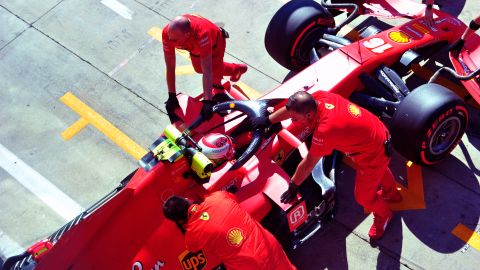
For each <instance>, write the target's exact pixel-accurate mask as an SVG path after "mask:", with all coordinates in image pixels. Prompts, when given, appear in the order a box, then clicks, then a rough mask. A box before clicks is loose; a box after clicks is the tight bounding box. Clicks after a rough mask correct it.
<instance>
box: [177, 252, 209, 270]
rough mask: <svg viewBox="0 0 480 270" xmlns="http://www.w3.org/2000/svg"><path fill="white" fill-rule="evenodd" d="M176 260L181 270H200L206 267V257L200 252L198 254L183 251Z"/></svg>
mask: <svg viewBox="0 0 480 270" xmlns="http://www.w3.org/2000/svg"><path fill="white" fill-rule="evenodd" d="M178 260H179V261H180V264H181V265H182V269H183V270H202V269H204V268H205V266H207V257H205V254H204V253H203V251H201V250H200V251H198V252H189V251H188V250H185V251H184V252H183V253H182V254H180V256H178Z"/></svg>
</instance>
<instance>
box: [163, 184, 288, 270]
mask: <svg viewBox="0 0 480 270" xmlns="http://www.w3.org/2000/svg"><path fill="white" fill-rule="evenodd" d="M163 212H164V215H165V217H166V218H168V219H170V220H172V221H174V222H176V223H177V224H179V225H180V226H182V227H183V228H184V229H185V244H186V247H187V249H188V250H189V251H192V252H196V251H198V250H200V249H201V250H203V251H204V252H205V253H209V254H215V256H217V257H218V258H219V259H220V260H222V262H223V264H224V265H225V267H226V268H227V269H229V270H236V269H237V270H249V269H251V270H260V269H262V270H268V269H271V270H291V269H296V268H295V266H293V265H292V264H291V263H290V261H289V260H288V257H287V255H286V254H285V252H284V251H283V249H282V246H281V245H280V244H279V243H278V241H277V240H276V239H275V237H273V235H272V234H270V232H268V231H267V230H266V229H264V228H263V227H262V226H261V225H260V224H259V223H258V222H257V221H256V220H255V219H253V218H252V217H251V216H250V215H249V214H248V213H247V212H246V211H245V210H243V209H242V208H241V207H240V205H239V204H238V203H237V202H236V201H235V197H234V195H232V194H230V193H228V192H226V191H217V192H213V193H212V194H210V195H209V196H207V197H206V198H205V201H203V202H202V203H200V204H194V203H192V202H191V201H189V200H188V199H186V198H183V197H179V196H176V195H174V196H171V197H170V198H168V199H167V200H166V201H165V204H164V206H163Z"/></svg>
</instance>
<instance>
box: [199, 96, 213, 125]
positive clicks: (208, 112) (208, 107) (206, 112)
mask: <svg viewBox="0 0 480 270" xmlns="http://www.w3.org/2000/svg"><path fill="white" fill-rule="evenodd" d="M202 103H203V106H202V112H201V113H202V116H203V118H204V119H205V120H210V118H212V115H213V112H212V108H213V106H214V105H215V101H213V100H205V99H204V100H203V101H202Z"/></svg>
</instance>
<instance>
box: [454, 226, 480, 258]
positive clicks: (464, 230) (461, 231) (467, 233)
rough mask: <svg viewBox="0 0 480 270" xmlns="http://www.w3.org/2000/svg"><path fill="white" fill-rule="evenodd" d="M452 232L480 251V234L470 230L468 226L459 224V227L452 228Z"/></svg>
mask: <svg viewBox="0 0 480 270" xmlns="http://www.w3.org/2000/svg"><path fill="white" fill-rule="evenodd" d="M452 234H453V235H455V236H456V237H458V238H460V239H462V240H463V241H464V242H465V243H467V244H469V245H470V246H471V247H473V248H475V249H476V250H478V251H480V234H478V233H476V232H474V231H472V230H470V229H469V228H468V227H467V226H465V225H463V224H458V225H457V227H455V228H454V229H453V230H452Z"/></svg>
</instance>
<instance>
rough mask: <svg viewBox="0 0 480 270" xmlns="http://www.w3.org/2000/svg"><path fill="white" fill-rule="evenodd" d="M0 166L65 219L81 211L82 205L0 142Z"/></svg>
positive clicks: (71, 217) (69, 218)
mask: <svg viewBox="0 0 480 270" xmlns="http://www.w3.org/2000/svg"><path fill="white" fill-rule="evenodd" d="M0 167H2V168H3V169H4V170H5V171H6V172H7V173H8V174H10V175H11V176H12V177H14V178H15V179H16V180H17V181H18V182H19V183H20V184H22V185H23V186H24V187H25V188H27V189H28V190H30V191H31V192H32V193H33V194H35V196H37V197H38V198H39V199H40V200H42V201H43V202H44V203H45V204H47V205H48V206H50V208H52V209H53V210H54V211H55V212H57V214H59V215H60V216H61V217H63V218H64V219H65V220H71V219H73V218H74V217H75V216H77V215H78V214H80V212H82V211H83V209H82V207H81V206H80V205H78V204H77V203H76V202H75V201H74V200H72V199H71V198H70V197H69V196H68V195H67V194H65V193H63V192H62V191H61V190H60V189H58V188H57V187H56V186H55V185H53V184H52V183H50V181H48V180H47V179H46V178H45V177H43V176H42V175H40V174H39V173H38V172H37V171H35V170H34V169H33V168H31V167H30V166H28V165H27V164H26V163H25V162H23V161H22V160H20V159H19V158H18V157H17V156H15V155H14V154H13V153H12V152H10V151H9V150H8V149H7V148H5V147H4V146H3V145H2V144H0Z"/></svg>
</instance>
